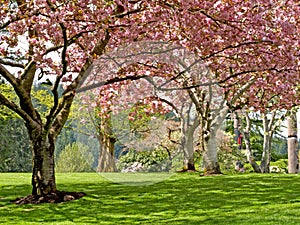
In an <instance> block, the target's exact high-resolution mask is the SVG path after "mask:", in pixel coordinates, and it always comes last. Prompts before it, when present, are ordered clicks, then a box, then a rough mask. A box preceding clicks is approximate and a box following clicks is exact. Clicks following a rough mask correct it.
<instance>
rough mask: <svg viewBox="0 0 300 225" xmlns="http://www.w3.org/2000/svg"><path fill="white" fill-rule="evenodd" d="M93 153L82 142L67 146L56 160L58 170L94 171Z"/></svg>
mask: <svg viewBox="0 0 300 225" xmlns="http://www.w3.org/2000/svg"><path fill="white" fill-rule="evenodd" d="M93 162H94V158H93V155H92V154H91V153H90V152H89V150H88V147H87V146H85V145H83V144H81V143H73V144H69V145H67V146H66V148H65V149H64V150H63V151H62V152H61V153H60V155H59V156H58V159H57V161H56V168H55V169H56V171H57V172H89V171H92V165H93Z"/></svg>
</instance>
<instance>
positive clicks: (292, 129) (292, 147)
mask: <svg viewBox="0 0 300 225" xmlns="http://www.w3.org/2000/svg"><path fill="white" fill-rule="evenodd" d="M297 131H298V130H297V114H296V111H295V110H294V109H292V110H290V111H289V115H288V117H287V135H288V136H287V143H288V172H289V173H298V172H299V158H298V138H297Z"/></svg>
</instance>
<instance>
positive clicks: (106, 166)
mask: <svg viewBox="0 0 300 225" xmlns="http://www.w3.org/2000/svg"><path fill="white" fill-rule="evenodd" d="M98 138H99V142H100V154H99V160H98V167H97V172H116V171H117V167H116V164H115V157H114V150H115V149H114V145H115V142H116V140H115V138H114V135H113V132H112V128H111V123H110V119H103V121H102V122H101V125H100V132H99V137H98Z"/></svg>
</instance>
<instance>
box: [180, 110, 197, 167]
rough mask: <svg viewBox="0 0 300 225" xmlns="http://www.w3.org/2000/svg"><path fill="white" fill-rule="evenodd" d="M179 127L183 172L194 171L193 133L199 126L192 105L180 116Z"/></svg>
mask: <svg viewBox="0 0 300 225" xmlns="http://www.w3.org/2000/svg"><path fill="white" fill-rule="evenodd" d="M181 123H182V125H181V134H182V139H181V146H182V149H183V155H184V159H183V171H188V170H191V171H195V170H196V168H195V161H194V155H195V149H194V133H195V130H196V129H197V127H198V126H199V119H198V117H197V112H195V111H194V108H193V105H191V106H190V107H189V109H188V110H187V112H186V113H185V114H184V115H183V116H182V122H181Z"/></svg>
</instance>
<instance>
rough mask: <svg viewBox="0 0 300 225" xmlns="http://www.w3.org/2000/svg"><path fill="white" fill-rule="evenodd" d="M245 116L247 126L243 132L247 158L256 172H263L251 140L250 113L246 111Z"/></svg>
mask: <svg viewBox="0 0 300 225" xmlns="http://www.w3.org/2000/svg"><path fill="white" fill-rule="evenodd" d="M244 115H245V118H246V127H245V130H244V132H243V134H244V135H243V136H244V140H245V146H246V155H247V160H248V161H249V163H250V165H251V166H252V168H253V169H254V171H255V172H256V173H261V170H260V167H259V165H258V164H257V163H256V161H255V160H254V156H253V152H252V149H251V142H250V130H251V120H250V118H249V115H248V113H245V114H244Z"/></svg>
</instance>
